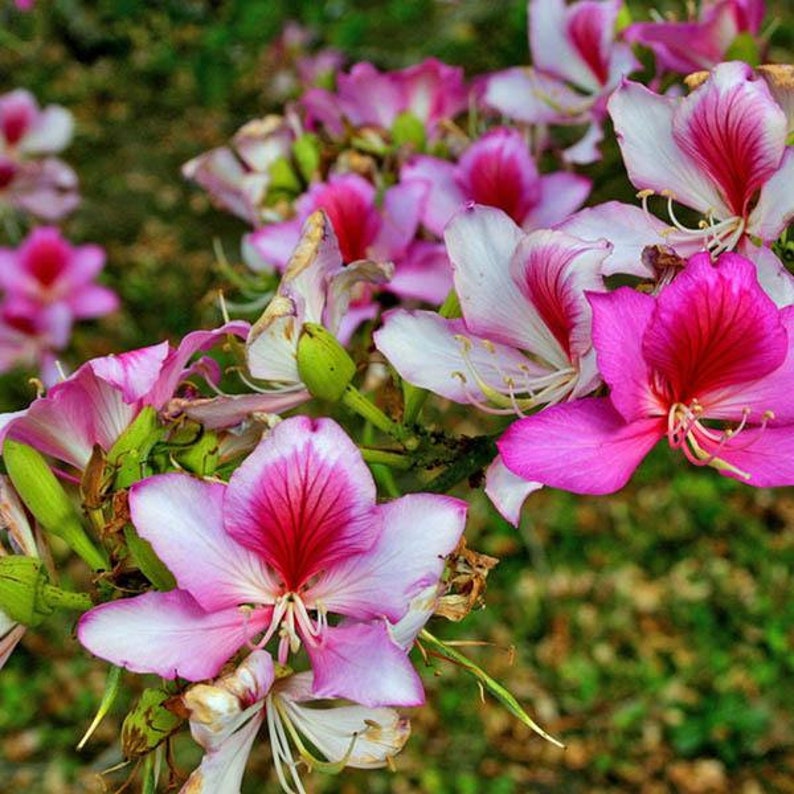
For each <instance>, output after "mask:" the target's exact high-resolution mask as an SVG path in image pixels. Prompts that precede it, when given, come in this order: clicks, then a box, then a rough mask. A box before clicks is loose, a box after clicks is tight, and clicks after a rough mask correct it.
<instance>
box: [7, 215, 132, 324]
mask: <svg viewBox="0 0 794 794" xmlns="http://www.w3.org/2000/svg"><path fill="white" fill-rule="evenodd" d="M104 265H105V252H104V251H103V250H102V249H101V248H100V247H99V246H98V245H81V246H72V245H70V244H69V241H68V240H66V239H64V238H63V237H62V236H61V233H60V232H59V231H58V229H56V228H53V227H41V228H38V229H34V230H33V231H32V232H31V233H30V234H29V235H28V236H27V238H26V239H25V240H24V241H23V242H22V245H20V246H19V248H17V249H11V248H0V288H2V289H3V290H4V291H5V295H6V297H5V300H6V301H11V302H14V304H15V306H16V307H19V306H21V305H24V306H25V307H26V308H27V309H28V311H29V312H30V313H31V315H35V314H37V313H38V312H39V311H42V310H45V309H49V308H51V307H55V306H57V307H60V308H62V309H63V311H61V312H59V313H58V314H59V319H60V320H62V322H63V323H64V327H60V328H55V329H53V336H55V337H56V338H60V337H63V336H65V337H66V338H68V336H69V333H70V331H71V326H72V322H73V321H74V320H85V319H89V318H95V317H101V316H102V315H105V314H109V313H110V312H112V311H115V310H116V309H117V308H118V305H119V300H118V296H117V295H116V294H115V293H114V292H113V291H112V290H109V289H108V288H107V287H101V286H99V285H97V284H94V279H95V278H96V277H97V276H98V275H99V273H100V271H101V270H102V268H103V267H104Z"/></svg>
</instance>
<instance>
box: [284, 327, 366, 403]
mask: <svg viewBox="0 0 794 794" xmlns="http://www.w3.org/2000/svg"><path fill="white" fill-rule="evenodd" d="M297 359H298V374H299V375H300V379H301V380H302V381H303V383H304V384H305V386H306V388H307V389H308V390H309V392H310V393H311V394H312V396H313V397H319V398H320V399H321V400H330V401H331V402H336V401H337V400H340V399H341V398H342V395H343V394H344V393H345V389H347V387H348V386H349V385H350V382H351V381H352V380H353V376H354V375H355V374H356V365H355V364H354V363H353V359H352V358H350V356H349V355H348V353H347V351H346V350H345V349H344V348H343V347H342V345H340V344H339V342H338V341H337V339H336V337H335V336H334V335H333V334H332V333H331V332H330V331H329V330H328V329H327V328H324V327H323V326H322V325H318V324H316V323H305V324H304V326H303V329H302V331H301V336H300V339H299V340H298V356H297Z"/></svg>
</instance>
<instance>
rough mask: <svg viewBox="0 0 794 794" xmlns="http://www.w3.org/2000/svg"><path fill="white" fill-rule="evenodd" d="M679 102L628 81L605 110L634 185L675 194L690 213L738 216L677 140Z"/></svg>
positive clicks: (723, 216)
mask: <svg viewBox="0 0 794 794" xmlns="http://www.w3.org/2000/svg"><path fill="white" fill-rule="evenodd" d="M678 101H679V100H676V99H674V98H671V97H664V96H659V95H657V94H654V93H653V92H652V91H649V90H648V89H647V88H645V86H642V85H640V84H639V83H633V82H631V81H629V80H624V81H623V83H622V85H621V86H620V87H619V88H618V89H617V90H616V91H615V92H614V93H613V94H612V96H611V97H610V99H609V103H608V105H607V107H608V110H609V114H610V116H611V117H612V122H613V123H614V125H615V134H616V135H617V138H618V143H619V145H620V151H621V153H622V154H623V161H624V163H625V165H626V170H627V171H628V173H629V179H631V182H632V184H633V185H634V186H635V187H637V188H639V189H641V190H646V189H650V190H654V191H656V192H658V193H660V192H661V191H663V190H664V191H671V192H672V194H673V195H674V196H675V198H676V199H677V200H678V201H680V202H681V203H682V204H686V205H687V206H688V207H693V208H694V209H696V210H699V211H700V212H703V213H706V212H708V211H709V210H713V211H714V212H715V213H716V217H717V218H720V219H724V218H728V217H730V216H731V215H733V214H734V213H732V212H731V211H730V209H729V208H728V206H727V205H726V204H725V201H724V200H723V198H722V196H721V195H720V192H719V191H718V190H717V186H716V185H715V184H714V182H713V180H712V179H711V177H710V176H709V174H708V173H706V172H705V171H704V170H703V168H702V167H701V165H700V164H699V163H698V162H697V161H696V160H693V159H692V157H691V156H690V155H689V154H687V153H686V152H684V151H683V150H682V149H681V147H680V145H679V144H678V143H677V141H676V140H675V138H674V137H673V115H674V112H675V109H676V107H677V106H678Z"/></svg>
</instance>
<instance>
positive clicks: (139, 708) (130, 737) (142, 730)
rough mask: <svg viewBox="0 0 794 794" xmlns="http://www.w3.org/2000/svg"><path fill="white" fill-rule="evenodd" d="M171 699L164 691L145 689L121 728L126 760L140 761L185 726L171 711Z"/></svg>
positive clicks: (122, 747) (122, 749) (122, 748)
mask: <svg viewBox="0 0 794 794" xmlns="http://www.w3.org/2000/svg"><path fill="white" fill-rule="evenodd" d="M171 700H172V697H171V695H169V694H168V692H165V691H164V690H162V689H145V690H144V691H143V694H142V695H141V697H140V699H139V700H138V702H137V703H136V704H135V707H134V708H133V710H132V711H131V712H130V713H129V714H127V716H126V717H125V718H124V722H123V723H122V726H121V751H122V753H123V754H124V757H125V758H140V757H141V756H142V755H146V753H148V752H150V751H151V750H154V748H155V747H157V746H158V745H159V744H161V743H162V742H164V741H165V740H166V739H167V738H168V737H169V736H170V735H171V734H172V733H174V732H175V731H176V730H177V729H178V728H179V726H180V725H181V724H182V717H181V716H180V715H178V714H175V713H174V711H173V710H172V709H171V708H170V706H171V703H170V702H169V701H171Z"/></svg>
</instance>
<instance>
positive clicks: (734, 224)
mask: <svg viewBox="0 0 794 794" xmlns="http://www.w3.org/2000/svg"><path fill="white" fill-rule="evenodd" d="M609 113H610V115H611V117H612V120H613V122H614V125H615V132H616V134H617V136H618V143H619V144H620V149H621V152H622V154H623V159H624V161H625V164H626V168H627V170H628V174H629V178H630V179H631V181H632V183H633V184H634V185H635V187H637V188H639V189H640V190H641V191H642V193H641V196H643V198H644V200H647V198H648V197H649V196H651V195H653V194H654V193H657V194H659V195H661V196H663V197H664V198H665V199H666V200H667V202H668V210H669V216H670V221H671V223H672V228H671V229H670V230H669V231H668V232H667V233H666V235H665V241H666V242H667V243H668V244H669V245H671V246H673V248H675V247H676V245H677V244H679V243H684V244H687V243H690V244H691V243H692V242H693V241H694V242H697V243H698V244H699V245H700V246H702V247H703V248H706V249H708V250H709V251H710V252H711V253H712V255H714V256H716V255H718V254H720V253H722V252H723V251H731V250H734V249H735V250H737V251H738V252H739V253H741V254H743V255H745V256H746V257H748V258H749V259H752V260H753V261H755V262H756V264H757V266H758V269H759V278H760V280H761V283H762V284H763V285H764V287H765V288H766V289H767V291H768V292H769V294H770V295H771V296H772V297H773V298H774V299H775V301H776V302H777V303H778V304H779V305H785V304H788V303H790V302H792V300H794V281H792V278H791V276H790V275H789V274H788V272H787V271H785V269H784V268H783V266H782V264H781V263H780V261H779V260H778V259H777V257H776V256H775V255H774V253H773V252H772V251H771V249H770V248H769V244H770V243H771V242H772V241H774V240H776V239H777V238H778V236H779V235H780V234H781V232H782V231H783V230H784V229H785V228H786V226H787V225H788V223H789V222H790V221H791V219H792V218H793V217H794V194H792V191H791V189H790V185H791V183H792V179H794V151H792V148H791V147H790V146H787V145H786V134H787V120H786V115H785V113H784V112H783V110H782V109H781V108H780V106H779V105H778V104H777V102H775V100H774V99H773V98H772V96H771V94H770V92H769V89H768V88H767V85H766V83H765V82H764V80H763V79H761V78H759V77H758V76H757V75H756V74H755V73H754V72H753V71H752V69H751V68H750V67H749V66H747V65H746V64H744V63H740V62H729V63H724V64H720V65H719V66H717V67H716V68H715V69H714V70H713V71H712V72H711V75H710V77H709V78H708V79H707V80H706V81H705V82H704V83H703V84H702V85H700V86H699V87H698V88H696V89H695V90H694V91H693V92H692V93H691V94H690V95H689V96H687V97H684V98H671V97H665V96H660V95H658V94H655V93H653V92H652V91H649V90H648V89H647V88H645V87H644V86H642V85H640V84H638V83H632V82H630V81H625V82H624V83H623V84H622V85H621V86H620V88H618V90H617V91H615V93H614V94H613V95H612V98H611V99H610V100H609ZM673 201H676V202H679V203H681V204H683V205H684V206H687V207H690V208H692V209H694V210H696V211H697V212H699V213H701V214H702V215H703V222H702V223H701V224H699V225H698V226H697V227H696V228H689V227H686V226H684V225H683V224H682V223H680V222H679V221H678V219H677V217H676V215H675V212H674V210H673Z"/></svg>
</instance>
